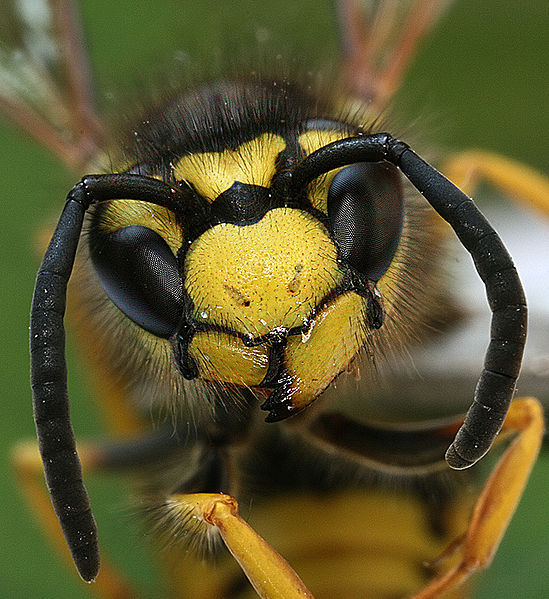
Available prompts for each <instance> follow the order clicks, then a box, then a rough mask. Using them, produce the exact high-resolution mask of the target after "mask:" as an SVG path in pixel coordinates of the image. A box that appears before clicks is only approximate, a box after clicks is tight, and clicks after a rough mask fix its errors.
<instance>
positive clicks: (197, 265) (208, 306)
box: [185, 208, 343, 337]
mask: <svg viewBox="0 0 549 599" xmlns="http://www.w3.org/2000/svg"><path fill="white" fill-rule="evenodd" d="M185 271H186V273H187V275H186V279H185V288H186V290H187V293H188V294H189V296H190V298H191V299H192V301H193V303H194V306H195V311H194V314H193V316H194V318H195V319H196V320H197V321H198V322H200V323H207V324H210V325H214V324H215V325H221V326H224V327H227V328H229V329H230V330H233V331H238V332H240V333H244V334H246V335H249V336H250V337H257V336H260V335H265V334H267V333H269V332H272V331H275V330H277V329H280V328H284V329H291V328H293V327H299V326H302V325H303V324H304V323H305V322H306V321H307V319H308V318H309V317H310V314H311V312H312V310H313V309H315V308H316V307H317V304H318V303H319V302H320V300H321V299H322V298H323V297H325V296H326V295H327V294H328V293H329V292H330V291H331V290H333V289H334V287H336V286H337V285H338V284H339V283H340V282H341V281H342V279H343V274H342V273H341V271H340V270H339V268H338V265H337V254H336V248H335V246H334V244H333V242H332V241H331V239H330V237H329V235H328V232H327V231H326V229H325V228H324V226H323V225H322V224H321V223H320V222H319V221H318V220H317V219H315V218H314V217H313V216H311V215H310V214H308V213H307V212H304V211H302V210H297V209H292V208H275V209H273V210H270V211H269V212H267V213H266V215H265V216H264V217H263V218H262V219H261V220H260V221H259V222H258V223H255V224H253V225H247V226H245V227H240V226H237V225H233V224H228V223H222V224H219V225H216V226H215V227H213V228H211V229H209V230H207V231H206V232H205V233H204V234H203V235H201V236H200V237H199V238H198V239H197V240H196V241H195V242H194V243H193V245H192V246H191V248H190V249H189V252H188V254H187V257H186V260H185Z"/></svg>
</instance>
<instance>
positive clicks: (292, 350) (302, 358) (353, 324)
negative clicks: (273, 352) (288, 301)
mask: <svg viewBox="0 0 549 599" xmlns="http://www.w3.org/2000/svg"><path fill="white" fill-rule="evenodd" d="M365 322H366V302H365V300H364V299H363V298H362V297H360V296H359V295H357V294H356V293H353V292H348V293H345V294H344V295H341V296H340V297H338V298H337V299H336V300H335V301H334V302H332V303H331V304H330V305H329V306H327V307H326V308H325V309H324V310H322V312H320V314H318V315H317V316H316V318H315V319H314V321H313V326H312V328H311V330H310V333H309V334H308V335H301V336H300V335H294V336H291V337H289V338H288V343H287V346H286V351H285V364H286V368H287V370H288V373H289V375H290V376H291V377H292V378H293V381H292V390H293V393H292V405H293V406H294V407H296V408H303V407H305V406H307V405H308V404H309V403H311V402H312V401H313V400H314V399H315V398H316V397H317V396H318V395H319V394H320V393H321V392H322V391H324V389H325V388H326V387H327V386H328V385H329V384H330V383H331V382H332V381H333V379H334V378H335V377H336V376H337V375H338V374H339V373H340V372H342V371H343V370H345V369H346V368H347V367H348V366H349V364H350V363H351V361H352V360H353V359H354V358H355V356H356V355H357V354H358V352H359V351H360V349H361V347H362V346H363V345H364V341H365V340H366V336H367V328H366V326H365V324H364V323H365Z"/></svg>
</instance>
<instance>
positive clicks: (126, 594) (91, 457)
mask: <svg viewBox="0 0 549 599" xmlns="http://www.w3.org/2000/svg"><path fill="white" fill-rule="evenodd" d="M79 452H80V459H81V461H82V465H83V467H84V469H85V470H86V471H93V470H95V469H97V467H98V463H99V461H100V454H101V448H100V447H94V446H89V447H83V448H82V447H80V448H79ZM13 463H14V466H15V472H16V475H17V478H18V481H19V485H20V487H21V489H22V491H23V494H24V495H25V498H26V500H27V502H28V503H29V505H30V507H31V510H32V511H33V512H34V515H35V516H36V519H37V520H38V521H39V522H40V525H41V526H42V528H43V529H44V531H45V533H46V535H47V537H48V538H49V539H50V541H51V543H52V545H53V546H54V547H55V549H56V551H57V552H58V553H59V555H62V556H63V558H64V560H65V561H66V562H67V564H71V565H72V563H73V560H72V557H71V554H70V551H69V549H68V547H67V544H66V542H65V538H64V537H63V533H62V531H61V527H60V526H59V521H58V520H57V517H56V515H55V513H54V511H53V509H52V505H51V501H50V498H49V495H48V492H47V489H46V486H45V484H44V475H43V469H42V460H41V458H40V453H39V451H38V447H37V445H36V443H33V442H27V443H20V444H19V445H17V446H16V447H15V448H14V450H13ZM72 569H73V570H74V566H72ZM89 588H90V591H92V593H94V594H95V596H96V597H98V599H135V597H137V594H136V593H135V592H134V591H133V590H132V589H131V588H130V586H129V585H128V584H127V583H126V581H124V580H123V579H122V578H121V576H120V575H119V573H118V572H116V571H115V570H114V569H113V568H112V567H111V566H110V564H109V563H108V562H105V560H103V562H102V564H101V571H100V573H99V575H98V576H97V578H96V580H95V582H94V583H93V584H91V585H90V587H89Z"/></svg>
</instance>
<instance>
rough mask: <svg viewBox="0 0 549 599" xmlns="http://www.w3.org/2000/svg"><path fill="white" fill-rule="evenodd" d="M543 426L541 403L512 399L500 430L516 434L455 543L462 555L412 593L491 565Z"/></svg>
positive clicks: (443, 589)
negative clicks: (453, 565) (467, 524)
mask: <svg viewBox="0 0 549 599" xmlns="http://www.w3.org/2000/svg"><path fill="white" fill-rule="evenodd" d="M543 432H544V421H543V408H542V407H541V405H540V403H539V402H538V401H537V400H535V399H532V398H523V399H517V400H515V401H514V402H513V403H512V404H511V409H510V410H509V413H508V414H507V418H506V420H505V423H504V425H503V428H502V433H516V437H515V438H514V439H513V441H512V442H511V443H510V445H509V447H508V448H507V449H506V450H505V453H504V454H503V456H502V457H501V459H500V460H499V462H498V464H497V465H496V467H495V469H494V471H493V472H492V473H491V475H490V477H489V478H488V481H487V482H486V484H485V486H484V488H483V490H482V492H481V494H480V496H479V498H478V500H477V502H476V504H475V507H474V509H473V515H472V518H471V521H470V523H469V528H468V530H467V532H466V533H465V535H464V538H463V540H462V541H461V543H460V544H459V550H460V551H461V561H460V562H459V563H458V564H457V565H456V566H455V567H453V568H451V569H450V570H449V571H447V572H445V573H443V574H441V575H439V576H437V577H436V578H434V579H433V580H432V581H431V582H430V583H429V584H428V585H427V586H426V587H424V588H423V589H422V590H421V591H420V592H419V593H417V594H416V595H414V599H435V598H438V597H443V596H444V595H445V593H447V592H449V591H451V590H452V589H455V588H456V587H457V586H458V585H460V584H461V583H463V582H464V581H465V580H467V578H469V576H471V574H473V573H474V572H476V571H478V570H482V569H484V568H486V567H488V566H489V565H490V563H491V561H492V558H493V556H494V554H495V552H496V550H497V548H498V546H499V543H500V541H501V539H502V537H503V534H504V533H505V530H506V529H507V526H508V524H509V521H510V520H511V518H512V516H513V513H514V512H515V509H516V507H517V505H518V502H519V500H520V497H521V495H522V492H523V491H524V488H525V486H526V483H527V481H528V477H529V476H530V471H531V470H532V467H533V465H534V463H535V461H536V458H537V455H538V453H539V449H540V446H541V441H542V437H543Z"/></svg>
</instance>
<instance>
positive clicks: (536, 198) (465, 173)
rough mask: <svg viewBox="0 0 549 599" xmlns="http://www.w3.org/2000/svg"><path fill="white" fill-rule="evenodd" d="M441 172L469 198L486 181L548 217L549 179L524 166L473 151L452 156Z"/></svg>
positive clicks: (506, 159) (486, 153) (503, 158)
mask: <svg viewBox="0 0 549 599" xmlns="http://www.w3.org/2000/svg"><path fill="white" fill-rule="evenodd" d="M442 171H443V173H444V174H445V175H446V176H447V177H448V178H449V179H450V180H451V181H452V182H454V183H455V184H456V185H457V186H458V187H459V188H461V189H462V190H463V191H464V192H465V193H467V194H468V195H471V194H472V193H473V192H474V190H475V188H476V186H477V184H478V183H479V182H482V181H486V182H487V183H489V184H490V185H493V186H494V187H495V188H497V189H499V190H500V191H502V192H503V193H505V194H506V195H509V196H511V197H513V198H515V199H517V200H518V201H519V202H522V203H523V204H525V205H526V206H528V207H529V208H535V209H537V210H539V211H540V212H542V213H543V214H545V215H546V216H549V179H548V178H547V177H545V176H544V175H542V174H541V173H538V172H537V171H535V170H533V169H531V168H529V167H527V166H525V165H524V164H521V163H519V162H516V161H514V160H510V159H509V158H505V157H503V156H499V155H498V154H492V153H491V152H483V151H480V150H473V151H469V152H463V153H461V154H456V155H455V156H453V157H451V158H450V159H449V160H448V161H447V162H446V164H445V165H444V167H443V169H442Z"/></svg>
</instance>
